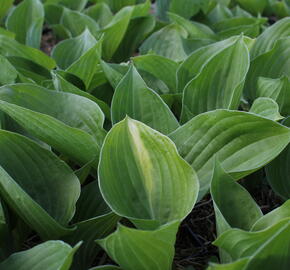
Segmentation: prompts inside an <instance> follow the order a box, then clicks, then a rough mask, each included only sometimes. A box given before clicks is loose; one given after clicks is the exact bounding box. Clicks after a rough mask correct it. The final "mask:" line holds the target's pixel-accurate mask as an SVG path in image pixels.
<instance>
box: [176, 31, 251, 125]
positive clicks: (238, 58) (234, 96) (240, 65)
mask: <svg viewBox="0 0 290 270" xmlns="http://www.w3.org/2000/svg"><path fill="white" fill-rule="evenodd" d="M249 66H250V57H249V51H248V49H247V46H246V45H245V43H244V41H243V38H242V37H241V38H239V39H238V40H237V41H236V42H234V43H233V44H232V45H230V46H229V47H227V48H225V49H224V50H221V51H220V52H219V53H218V54H217V55H215V56H214V57H213V58H212V59H211V60H210V61H209V62H208V63H207V64H206V65H205V66H204V67H203V68H202V70H201V71H200V73H199V74H197V75H196V77H194V78H193V79H192V80H191V81H190V82H189V83H188V84H187V85H186V87H185V89H184V92H183V102H182V113H181V119H182V121H183V122H186V121H188V120H190V119H191V118H192V117H193V116H195V115H198V114H200V113H203V112H206V111H211V110H214V109H237V108H238V106H239V104H240V99H241V96H242V90H243V85H244V81H245V78H246V74H247V72H248V69H249ZM221 78H224V79H221Z"/></svg>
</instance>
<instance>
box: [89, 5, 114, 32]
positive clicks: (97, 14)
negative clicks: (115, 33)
mask: <svg viewBox="0 0 290 270" xmlns="http://www.w3.org/2000/svg"><path fill="white" fill-rule="evenodd" d="M85 14H87V15H88V16H90V17H91V18H93V19H94V20H95V21H96V22H97V23H98V24H99V25H100V27H101V28H103V27H105V26H106V25H107V24H108V23H109V22H110V21H111V20H112V18H113V13H112V12H111V10H110V8H109V6H108V5H107V4H105V3H98V4H95V5H93V6H90V7H88V8H87V9H86V10H85Z"/></svg>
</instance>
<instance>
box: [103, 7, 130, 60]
mask: <svg viewBox="0 0 290 270" xmlns="http://www.w3.org/2000/svg"><path fill="white" fill-rule="evenodd" d="M133 10H134V8H133V7H125V8H123V9H121V10H120V11H119V12H118V13H117V14H116V15H115V16H114V17H113V19H112V20H111V21H110V23H109V24H107V25H106V26H105V28H103V29H101V30H100V33H101V34H104V39H103V52H102V54H103V58H104V60H109V59H110V58H111V57H112V56H113V55H114V53H115V52H116V50H117V49H118V47H119V45H120V44H121V41H122V40H123V38H124V36H125V33H126V31H127V28H128V26H129V22H130V19H131V16H132V12H133Z"/></svg>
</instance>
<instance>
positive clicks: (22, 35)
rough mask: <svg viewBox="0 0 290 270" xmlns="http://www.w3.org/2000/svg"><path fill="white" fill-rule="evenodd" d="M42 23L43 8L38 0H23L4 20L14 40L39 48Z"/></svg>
mask: <svg viewBox="0 0 290 270" xmlns="http://www.w3.org/2000/svg"><path fill="white" fill-rule="evenodd" d="M43 23H44V8H43V6H42V3H41V2H40V1H39V0H24V1H22V2H21V3H20V4H18V5H17V6H16V8H15V9H14V10H13V11H12V12H11V14H10V15H9V16H8V18H7V21H6V26H7V29H8V30H9V31H11V32H14V33H15V34H16V37H15V38H16V40H17V41H18V42H20V43H23V44H26V45H28V46H31V47H34V48H39V46H40V40H41V35H42V26H43Z"/></svg>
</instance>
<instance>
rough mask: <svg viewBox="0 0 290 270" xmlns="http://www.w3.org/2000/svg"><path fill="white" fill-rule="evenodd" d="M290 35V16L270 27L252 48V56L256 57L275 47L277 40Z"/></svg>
mask: <svg viewBox="0 0 290 270" xmlns="http://www.w3.org/2000/svg"><path fill="white" fill-rule="evenodd" d="M288 36H290V18H285V19H283V20H279V21H278V22H276V23H275V24H273V25H272V26H270V27H268V28H267V29H266V30H265V31H264V32H263V33H262V34H261V35H260V36H259V37H258V38H257V40H256V42H255V44H254V46H253V49H252V50H251V58H252V59H255V58H256V57H258V56H259V55H261V54H264V53H266V52H268V51H270V50H272V49H273V47H274V46H275V43H276V42H277V40H279V39H281V38H285V37H288Z"/></svg>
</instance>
